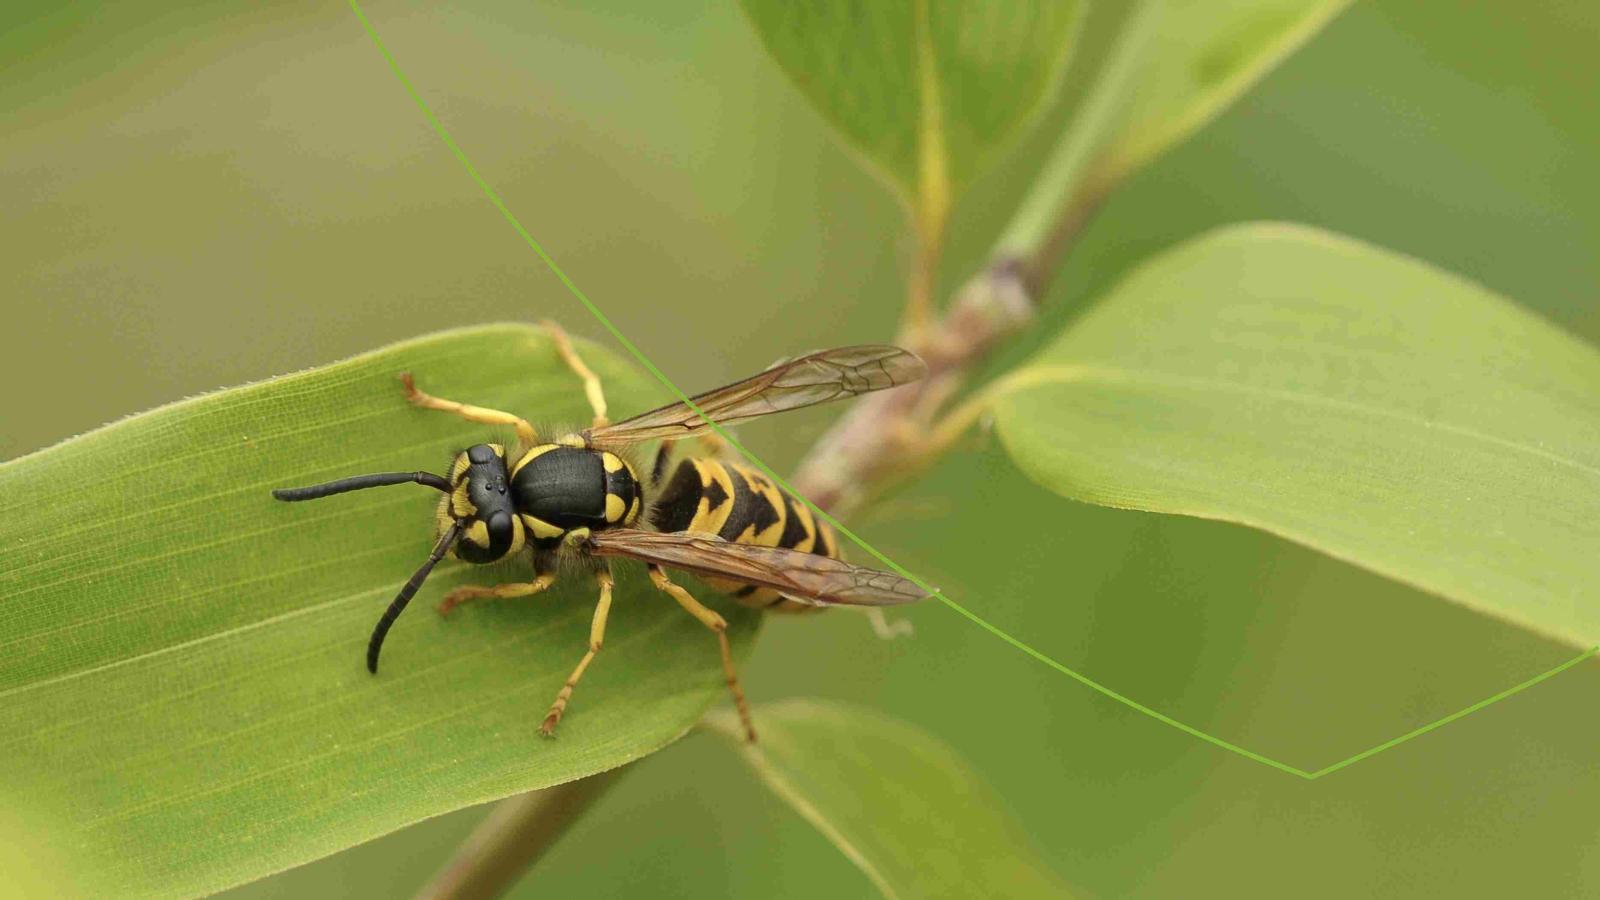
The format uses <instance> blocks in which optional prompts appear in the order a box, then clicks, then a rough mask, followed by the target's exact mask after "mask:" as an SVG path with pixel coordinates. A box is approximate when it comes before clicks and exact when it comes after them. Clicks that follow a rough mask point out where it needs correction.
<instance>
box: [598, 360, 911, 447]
mask: <svg viewBox="0 0 1600 900" xmlns="http://www.w3.org/2000/svg"><path fill="white" fill-rule="evenodd" d="M926 372H927V367H926V366H925V365H923V362H922V360H921V359H919V358H918V357H917V356H916V354H914V353H912V352H910V351H908V350H902V349H900V348H899V347H895V346H892V345H889V344H865V345H862V346H858V347H839V348H836V349H833V350H821V351H818V352H816V353H808V354H806V355H805V356H801V357H797V358H795V359H790V360H784V361H783V362H780V363H777V364H775V365H773V366H772V367H771V368H769V369H767V370H766V371H764V372H761V373H760V374H758V375H753V376H751V377H749V378H746V379H744V380H743V381H736V382H734V383H733V384H730V385H725V386H723V387H720V388H717V389H716V390H712V391H707V392H706V393H704V394H701V395H699V396H697V397H694V398H693V402H694V405H695V406H698V407H699V408H700V409H701V411H702V412H704V413H705V414H706V416H707V417H709V418H710V419H711V420H712V421H714V422H716V423H717V424H718V425H734V424H737V423H739V422H742V421H745V420H747V419H754V418H757V417H759V416H765V415H771V414H772V413H777V412H785V411H787V410H791V409H800V408H801V407H805V406H814V405H816V404H818V403H827V402H829V401H831V400H841V399H843V398H846V397H854V396H856V395H858V394H866V393H870V392H871V391H881V390H883V389H885V388H891V387H895V386H896V385H901V384H906V383H907V382H911V381H916V380H917V379H919V378H921V377H922V376H923V375H924V374H925V373H926ZM710 428H711V426H710V425H708V424H706V421H705V419H702V418H701V417H700V416H699V415H698V414H696V413H695V411H694V410H693V409H690V408H689V405H688V404H687V403H682V402H678V403H669V404H667V405H666V406H663V407H660V408H658V409H653V410H651V411H649V412H647V413H644V414H642V415H638V416H634V417H633V418H631V419H628V420H627V421H624V422H618V423H617V424H615V425H607V426H602V427H600V428H596V429H594V430H593V431H592V432H590V436H591V437H592V438H593V439H594V440H596V441H600V442H607V443H613V444H627V443H634V442H637V441H647V440H653V439H655V438H687V437H693V436H695V435H697V434H701V433H703V432H705V431H708V430H710Z"/></svg>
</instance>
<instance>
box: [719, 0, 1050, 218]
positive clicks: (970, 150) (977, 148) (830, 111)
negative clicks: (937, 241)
mask: <svg viewBox="0 0 1600 900" xmlns="http://www.w3.org/2000/svg"><path fill="white" fill-rule="evenodd" d="M743 5H744V9H745V12H746V13H747V14H748V15H749V18H750V21H751V23H752V24H754V26H755V29H756V32H757V34H759V35H760V37H761V40H762V42H763V43H764V44H765V45H766V48H767V50H768V52H769V53H771V54H772V56H773V58H774V59H776V60H777V62H778V64H779V65H780V66H781V67H782V68H783V70H784V72H786V73H787V74H788V76H789V78H790V80H791V81H793V82H794V84H795V86H796V87H798V88H799V89H800V92H801V93H802V94H804V95H805V96H806V99H808V100H810V101H811V104H812V106H814V107H815V108H816V110H817V111H818V112H819V113H821V114H822V117H823V118H824V119H826V120H827V121H828V122H829V124H831V125H832V126H833V127H834V128H836V129H837V130H838V132H839V133H840V134H841V135H842V136H843V138H844V140H845V141H846V143H848V144H849V145H850V146H851V147H852V148H854V149H855V150H857V151H858V152H859V153H860V154H861V155H862V156H863V157H864V158H865V159H866V160H868V162H869V163H870V164H871V165H872V166H873V167H874V168H875V169H877V170H878V171H879V172H880V174H882V175H883V176H885V177H886V178H887V180H888V181H889V183H890V184H891V185H893V186H894V187H895V189H896V190H897V191H899V192H900V193H901V194H902V195H903V196H904V198H905V199H906V201H907V202H908V203H909V204H911V206H912V207H913V208H915V209H916V210H917V211H918V213H919V216H920V217H921V218H922V221H923V222H925V223H928V222H931V223H939V222H942V221H943V217H944V215H945V213H946V212H947V211H948V209H949V207H950V206H951V205H952V204H953V203H954V201H955V199H956V198H957V197H958V196H959V194H960V193H961V191H962V189H963V188H965V187H966V186H967V185H968V184H969V183H970V182H971V181H972V179H973V177H974V176H975V175H976V174H977V173H978V172H979V171H980V170H982V168H983V167H984V166H985V165H986V164H987V163H988V162H990V161H991V160H992V159H993V158H994V156H995V154H996V153H997V152H998V151H999V150H1000V149H1002V148H1003V147H1004V146H1005V144H1006V143H1007V142H1008V141H1009V140H1010V139H1011V138H1013V137H1014V136H1016V135H1017V134H1018V133H1019V132H1020V131H1021V130H1022V129H1023V127H1024V126H1025V125H1026V124H1027V123H1028V122H1029V120H1030V119H1031V118H1032V117H1033V116H1034V115H1035V114H1036V113H1037V112H1038V111H1039V109H1040V108H1041V107H1042V106H1043V105H1044V103H1045V101H1047V100H1048V99H1049V98H1050V97H1051V96H1052V95H1053V93H1054V91H1055V88H1056V85H1057V83H1058V82H1059V81H1060V75H1061V72H1062V71H1063V69H1064V68H1065V66H1066V61H1067V57H1068V54H1069V51H1070V50H1071V47H1072V42H1073V37H1074V34H1075V33H1076V30H1077V24H1078V20H1079V18H1080V16H1079V12H1080V11H1081V8H1082V4H1081V3H1079V2H1077V0H995V2H986V3H964V2H958V0H884V2H871V0H822V2H815V3H790V2H786V0H743Z"/></svg>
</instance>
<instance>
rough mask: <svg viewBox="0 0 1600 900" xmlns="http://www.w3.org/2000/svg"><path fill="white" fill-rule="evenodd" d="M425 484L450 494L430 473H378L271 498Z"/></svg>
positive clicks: (283, 490) (300, 497)
mask: <svg viewBox="0 0 1600 900" xmlns="http://www.w3.org/2000/svg"><path fill="white" fill-rule="evenodd" d="M412 483H415V484H425V485H427V486H428V487H431V488H433V489H435V490H439V491H444V492H445V493H446V494H448V493H450V482H448V481H445V480H444V478H442V477H440V476H438V475H435V474H433V473H432V472H380V473H378V474H376V475H355V476H352V477H350V478H341V479H339V480H338V481H330V482H328V483H327V484H313V485H311V486H310V487H298V488H278V489H277V490H275V491H273V492H272V496H274V497H277V498H278V499H279V500H284V501H287V502H289V503H294V502H296V501H299V500H315V499H317V498H318V497H332V496H333V495H334V494H343V493H344V492H346V491H359V490H363V489H365V488H371V487H383V486H385V485H390V484H412Z"/></svg>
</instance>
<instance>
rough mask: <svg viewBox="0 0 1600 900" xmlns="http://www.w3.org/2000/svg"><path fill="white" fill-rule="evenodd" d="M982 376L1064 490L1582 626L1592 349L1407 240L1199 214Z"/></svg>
mask: <svg viewBox="0 0 1600 900" xmlns="http://www.w3.org/2000/svg"><path fill="white" fill-rule="evenodd" d="M995 391H996V394H995V395H996V396H997V397H998V399H997V400H996V401H995V406H994V408H995V413H996V420H997V425H998V428H999V432H1000V435H1001V437H1002V439H1003V441H1004V443H1005V446H1006V448H1007V450H1008V451H1009V452H1010V454H1011V456H1012V458H1013V459H1014V460H1015V461H1016V462H1017V464H1018V465H1019V466H1020V467H1021V468H1022V469H1023V471H1025V472H1026V473H1027V474H1028V475H1029V476H1030V477H1032V478H1033V479H1034V480H1035V481H1037V482H1038V483H1040V484H1042V485H1044V486H1045V487H1048V488H1050V489H1052V490H1054V491H1057V492H1058V493H1061V494H1063V495H1065V496H1067V497H1072V498H1076V499H1079V500H1084V501H1087V502H1090V503H1099V504H1103V505H1106V506H1115V507H1126V508H1132V509H1144V510H1152V511H1156V512H1166V513H1179V514H1183V515H1192V516H1200V517H1204V518H1211V519H1222V520H1225V521H1231V522H1240V523H1243V524H1246V525H1251V526H1254V527H1257V528H1261V529H1264V530H1267V531H1270V532H1273V533H1276V534H1279V535H1282V536H1284V537H1287V538H1289V539H1291V540H1295V541H1298V542H1300V543H1303V544H1306V545H1308V546H1310V547H1314V548H1317V549H1319V550H1322V551H1323V552H1326V553H1328V554H1330V555H1332V556H1335V557H1338V558H1340V559H1344V560H1347V561H1349V562H1352V563H1355V564H1357V565H1360V566H1364V567H1366V568H1369V569H1372V570H1374V571H1376V572H1380V573H1382V574H1384V575H1387V576H1389V577H1392V578H1394V579H1396V580H1398V581H1402V582H1405V583H1408V584H1411V585H1414V586H1416V587H1419V588H1422V589H1424V590H1427V591H1431V592H1433V593H1436V594H1438V595H1440V596H1443V597H1446V598H1449V599H1451V600H1454V601H1457V602H1460V603H1463V604H1465V605H1467V606H1469V607H1472V608H1474V609H1477V610H1479V611H1481V612H1485V613H1489V614H1491V615H1495V616H1500V617H1503V618H1505V619H1509V620H1511V621H1513V622H1516V623H1518V624H1520V625H1522V626H1525V627H1528V628H1531V629H1534V630H1537V631H1540V632H1543V633H1545V634H1548V635H1552V636H1555V637H1558V638H1560V639H1563V640H1566V641H1568V642H1572V643H1575V644H1578V645H1581V646H1590V645H1592V644H1594V643H1595V641H1596V639H1597V637H1600V603H1596V602H1594V601H1593V599H1592V596H1591V595H1592V592H1593V589H1594V586H1595V585H1596V584H1600V553H1597V552H1596V548H1597V547H1600V353H1597V352H1596V350H1595V349H1594V348H1593V347H1590V346H1588V345H1586V344H1584V343H1582V342H1580V341H1578V340H1576V339H1575V338H1573V337H1571V336H1569V335H1567V334H1565V333H1563V332H1561V331H1560V330H1558V329H1556V328H1554V327H1552V326H1550V325H1549V324H1547V323H1545V322H1543V321H1542V320H1540V319H1538V318H1537V317H1535V316H1533V315H1531V314H1529V313H1528V312H1525V311H1524V310H1522V309H1520V308H1518V307H1517V306H1516V305H1514V304H1512V303H1510V302H1509V301H1507V300H1505V299H1504V298H1502V297H1500V296H1498V295H1496V294H1494V293H1491V292H1490V291H1488V290H1485V289H1484V288H1482V287H1479V286H1477V285H1475V284H1472V283H1470V282H1467V281H1465V280H1463V279H1461V278H1458V277H1456V276H1453V275H1450V274H1448V273H1445V272H1441V271H1439V270H1437V269H1434V268H1433V267H1431V266H1428V265H1426V264H1424V263H1422V262H1419V261H1416V260H1413V259H1408V258H1405V257H1402V256H1398V255H1396V254H1393V253H1389V252H1386V251H1384V250H1381V249H1378V248H1375V247H1371V246H1368V245H1365V244H1361V243H1358V242H1356V241H1353V240H1350V239H1348V238H1342V237H1339V236H1336V235H1331V234H1327V233H1323V232H1318V231H1314V230H1311V229H1307V228H1301V227H1296V226H1289V225H1278V224H1253V225H1247V226H1240V227H1235V228H1228V229H1224V230H1221V231H1218V232H1213V233H1211V234H1209V235H1206V236H1203V237H1200V238H1198V239H1195V240H1193V241H1191V242H1189V243H1187V244H1184V245H1182V246H1181V247H1179V248H1177V249H1175V250H1172V251H1170V252H1168V253H1166V254H1164V255H1162V256H1161V257H1159V258H1157V259H1155V260H1153V261H1151V262H1149V263H1147V264H1145V265H1144V266H1142V267H1141V268H1140V269H1138V270H1137V271H1136V272H1135V273H1134V274H1133V275H1131V276H1130V277H1128V278H1127V280H1126V281H1124V282H1123V283H1122V284H1121V285H1119V286H1118V287H1117V288H1116V289H1115V290H1114V291H1113V292H1112V293H1111V295H1110V296H1108V297H1106V298H1105V299H1104V300H1103V301H1102V302H1101V303H1100V304H1099V305H1098V306H1097V307H1096V308H1094V309H1093V310H1092V311H1091V312H1090V313H1089V314H1088V315H1087V316H1085V318H1084V319H1083V320H1082V321H1081V322H1079V323H1078V324H1076V325H1075V326H1073V327H1072V328H1071V329H1070V330H1069V331H1068V332H1067V333H1066V334H1065V335H1063V336H1062V337H1061V338H1060V339H1059V340H1057V341H1056V342H1055V343H1054V344H1053V345H1052V346H1050V347H1049V348H1048V349H1046V350H1045V351H1044V352H1043V353H1041V354H1040V355H1039V356H1038V357H1037V358H1036V359H1034V360H1033V361H1032V362H1031V363H1029V364H1028V365H1027V366H1024V367H1023V368H1022V369H1020V370H1018V371H1017V372H1016V373H1014V374H1013V375H1011V376H1008V377H1007V378H1006V379H1004V380H1003V381H1002V382H1001V383H1000V384H999V385H998V386H997V387H996V389H995Z"/></svg>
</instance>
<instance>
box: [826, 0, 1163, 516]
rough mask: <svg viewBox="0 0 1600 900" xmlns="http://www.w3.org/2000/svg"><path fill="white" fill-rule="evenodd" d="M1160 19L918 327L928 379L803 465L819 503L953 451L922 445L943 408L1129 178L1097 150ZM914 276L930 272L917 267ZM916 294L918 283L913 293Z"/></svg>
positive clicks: (848, 422) (850, 416)
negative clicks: (950, 295) (940, 309)
mask: <svg viewBox="0 0 1600 900" xmlns="http://www.w3.org/2000/svg"><path fill="white" fill-rule="evenodd" d="M1158 14H1159V13H1158V11H1157V5H1156V4H1144V5H1143V6H1141V7H1140V8H1138V9H1136V10H1135V11H1134V12H1133V13H1131V14H1130V15H1129V17H1128V20H1127V22H1126V23H1125V24H1124V26H1123V28H1122V31H1121V34H1120V35H1119V36H1118V38H1117V44H1116V46H1115V47H1114V48H1113V50H1112V52H1111V56H1110V58H1109V59H1108V60H1107V62H1106V64H1105V65H1104V66H1103V67H1102V68H1101V70H1100V73H1099V76H1098V78H1097V79H1096V81H1095V84H1094V87H1093V88H1092V89H1091V90H1090V93H1089V94H1088V96H1087V97H1085V99H1084V101H1083V105H1082V107H1081V109H1080V110H1079V111H1078V114H1077V115H1075V116H1074V117H1073V121H1072V125H1071V126H1070V127H1069V128H1068V129H1067V130H1066V132H1064V133H1063V134H1062V136H1061V139H1060V140H1059V141H1057V142H1056V145H1055V147H1054V148H1053V149H1052V150H1051V152H1050V155H1049V157H1048V159H1047V160H1046V162H1045V164H1044V167H1043V168H1042V169H1041V170H1040V173H1039V176H1038V177H1037V178H1036V179H1035V181H1034V183H1033V186H1032V187H1031V188H1030V190H1029V191H1028V194H1027V196H1026V197H1025V198H1024V199H1023V201H1022V203H1021V204H1020V205H1019V206H1018V208H1017V212H1016V213H1015V214H1014V215H1013V216H1012V218H1011V221H1010V223H1009V224H1008V225H1007V226H1006V228H1005V230H1004V231H1003V232H1002V234H1001V237H1000V239H999V240H998V241H997V242H996V243H995V246H994V248H993V250H991V252H990V255H989V263H988V264H987V265H986V266H985V267H984V268H983V270H982V271H980V272H979V273H978V274H977V275H975V276H974V277H973V278H972V279H970V280H969V281H968V282H967V283H966V284H965V285H963V286H962V287H961V289H960V291H959V292H957V294H956V296H955V299H954V300H953V301H952V303H951V304H950V307H949V310H948V312H946V313H945V315H944V317H943V318H942V319H940V320H938V321H936V322H931V323H930V324H929V325H928V327H927V328H926V329H924V330H921V331H920V332H918V334H917V337H919V338H921V339H920V340H918V341H917V346H916V349H917V350H918V352H920V353H921V354H922V356H923V359H924V361H925V362H926V363H927V364H928V375H927V377H926V378H924V379H923V380H922V381H920V382H917V383H915V384H909V385H906V386H904V387H901V388H898V389H896V390H892V391H885V392H882V393H876V394H869V395H867V396H865V397H863V398H861V399H860V400H858V401H856V404H855V406H853V407H852V408H851V409H850V411H849V412H848V413H846V414H845V415H844V416H843V417H841V418H840V420H839V421H838V422H837V423H835V425H834V426H833V427H832V428H831V429H829V430H828V431H827V433H825V434H824V435H823V436H822V438H821V439H819V440H818V441H817V443H816V444H815V445H814V446H813V447H812V448H811V452H810V453H808V454H807V455H806V457H805V459H804V460H803V461H802V462H801V464H800V468H799V471H798V472H797V474H796V475H795V478H794V485H795V487H796V488H798V489H799V491H800V492H801V493H802V494H804V495H805V496H806V497H808V498H810V500H811V501H812V502H813V503H815V504H817V505H818V506H820V507H822V508H823V509H826V510H828V511H830V512H833V513H839V514H842V513H844V512H847V511H848V510H849V509H850V508H852V507H854V506H856V505H857V504H859V503H860V502H861V500H863V499H864V498H865V497H867V496H870V495H871V493H873V492H874V491H875V490H876V489H877V488H878V487H879V486H880V483H881V482H883V481H886V480H887V479H888V478H889V477H890V476H893V475H895V474H897V473H903V472H904V471H905V470H906V469H907V468H915V467H920V466H923V465H926V464H927V463H928V462H930V461H931V460H932V458H933V457H934V455H936V454H937V453H938V452H942V450H943V449H944V448H945V447H948V446H949V444H950V443H951V442H950V441H948V440H946V441H944V442H943V443H942V444H940V445H938V446H937V447H930V446H929V445H928V444H927V442H926V441H925V440H924V438H925V436H926V435H927V433H928V431H929V429H930V428H933V427H934V426H933V423H934V420H935V418H936V417H937V416H938V414H939V411H940V410H941V409H942V408H943V407H944V404H945V403H946V401H948V400H949V399H950V398H951V397H953V396H955V394H956V393H957V392H958V391H959V390H960V389H961V386H962V384H963V383H964V382H965V380H966V376H967V374H968V372H969V371H970V370H971V369H972V368H973V367H974V366H976V365H977V364H978V363H980V362H982V361H983V359H984V358H985V357H987V356H988V355H989V354H990V353H992V352H994V350H995V349H996V348H998V347H999V346H1000V345H1001V343H1002V342H1003V341H1005V340H1006V339H1007V338H1009V337H1011V336H1012V335H1014V334H1016V333H1017V332H1019V331H1021V330H1022V329H1024V328H1026V327H1027V326H1028V325H1030V324H1031V323H1032V322H1033V320H1034V318H1035V314H1036V311H1037V305H1038V302H1039V299H1040V297H1041V296H1042V294H1043V291H1044V289H1045V288H1046V287H1048V285H1049V283H1050V281H1051V280H1052V279H1053V278H1054V276H1055V273H1056V270H1057V269H1058V268H1059V267H1060V264H1061V262H1062V260H1063V259H1065V257H1066V254H1067V251H1068V249H1069V248H1070V246H1071V244H1072V241H1073V239H1074V238H1076V237H1077V235H1078V233H1079V232H1080V231H1081V230H1082V229H1083V226H1084V225H1085V224H1087V223H1088V221H1089V219H1090V218H1091V217H1092V216H1093V214H1094V212H1095V211H1096V210H1098V209H1099V207H1100V204H1101V202H1102V201H1104V199H1105V197H1106V196H1107V195H1108V194H1109V193H1110V192H1111V189H1112V188H1113V187H1115V185H1116V184H1117V183H1118V182H1119V181H1120V178H1117V177H1115V176H1113V174H1112V170H1110V169H1107V168H1106V167H1104V166H1103V165H1101V162H1102V160H1101V159H1100V158H1098V157H1097V156H1096V151H1097V149H1098V147H1099V146H1100V144H1101V142H1102V141H1103V140H1104V138H1105V135H1106V133H1107V132H1108V131H1109V130H1110V129H1112V128H1114V127H1115V125H1116V123H1115V122H1114V121H1113V119H1114V116H1115V115H1116V111H1117V110H1118V109H1120V108H1122V106H1123V102H1124V100H1125V99H1126V95H1127V92H1128V90H1129V88H1130V85H1131V84H1132V82H1133V76H1134V74H1135V73H1137V72H1138V70H1139V66H1140V64H1141V63H1142V62H1143V60H1144V52H1145V48H1146V47H1147V46H1148V38H1149V35H1150V33H1151V31H1152V27H1153V24H1154V23H1155V20H1156V16H1157V15H1158ZM919 249H920V248H919ZM911 277H912V278H913V279H917V278H919V277H920V275H919V273H918V271H917V270H916V269H915V268H914V269H913V271H912V275H911ZM928 288H929V289H931V282H930V284H929V285H928ZM917 290H918V285H917V284H916V283H915V282H913V284H912V295H913V297H914V296H915V292H916V291H917ZM969 412H970V411H969ZM968 418H969V419H975V418H976V417H975V416H971V415H969V416H968ZM946 437H948V435H946Z"/></svg>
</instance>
